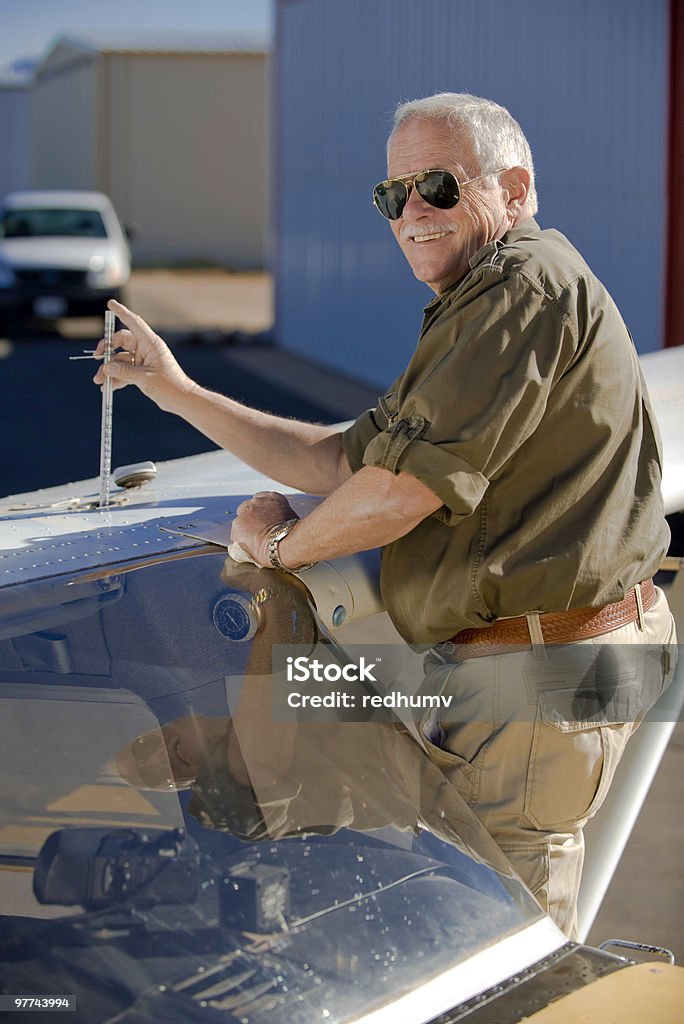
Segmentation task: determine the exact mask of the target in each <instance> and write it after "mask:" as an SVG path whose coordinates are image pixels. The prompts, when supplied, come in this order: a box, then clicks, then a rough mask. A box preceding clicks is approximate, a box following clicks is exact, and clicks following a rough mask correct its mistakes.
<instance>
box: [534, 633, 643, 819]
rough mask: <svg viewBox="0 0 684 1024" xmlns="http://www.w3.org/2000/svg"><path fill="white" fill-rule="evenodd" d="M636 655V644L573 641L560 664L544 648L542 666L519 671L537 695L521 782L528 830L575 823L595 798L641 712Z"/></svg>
mask: <svg viewBox="0 0 684 1024" xmlns="http://www.w3.org/2000/svg"><path fill="white" fill-rule="evenodd" d="M627 647H631V650H630V651H627V650H625V648H627ZM546 650H547V651H552V650H553V649H552V648H548V647H547V648H546ZM642 658H643V651H642V649H641V648H640V647H639V645H625V647H624V648H615V647H612V648H611V646H610V645H605V646H603V647H599V648H596V649H594V648H593V645H588V646H586V647H582V646H581V645H578V646H577V647H576V648H575V651H574V652H572V653H571V654H570V657H569V659H568V658H563V657H562V656H561V659H560V660H561V662H563V661H565V662H566V663H565V664H561V665H560V666H559V665H555V664H554V663H555V662H556V661H557V656H554V654H553V653H551V654H550V657H549V665H548V666H544V667H540V668H538V669H534V670H532V671H527V672H526V673H525V684H526V686H527V688H528V691H532V692H533V693H536V698H537V711H536V718H535V723H534V735H533V740H532V750H531V755H530V763H529V767H528V774H527V780H526V786H525V814H526V816H527V817H528V818H529V820H530V821H531V822H532V824H533V825H534V826H535V828H538V829H543V830H546V831H549V830H553V831H568V830H570V829H572V828H575V827H579V826H581V825H582V824H583V823H584V822H585V821H586V819H587V818H590V817H591V816H592V815H593V814H595V813H596V811H597V810H598V809H599V807H600V806H601V804H602V803H603V801H604V799H605V796H606V793H607V792H608V789H609V787H610V784H611V782H612V779H613V775H614V774H615V769H616V767H617V764H618V762H619V760H620V757H621V755H622V751H623V749H624V746H625V744H626V742H627V739H628V738H629V736H630V735H631V732H632V731H633V729H634V728H635V724H636V723H637V722H638V720H639V718H640V716H641V713H642V708H643V700H642V693H641V673H640V671H639V666H638V664H637V662H639V660H640V659H642ZM567 661H569V662H570V664H568V663H567Z"/></svg>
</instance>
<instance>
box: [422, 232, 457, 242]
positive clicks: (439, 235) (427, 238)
mask: <svg viewBox="0 0 684 1024" xmlns="http://www.w3.org/2000/svg"><path fill="white" fill-rule="evenodd" d="M448 234H450V232H449V231H435V232H433V233H432V234H430V235H414V236H413V241H414V242H431V241H432V240H433V239H434V238H446V236H447V235H448Z"/></svg>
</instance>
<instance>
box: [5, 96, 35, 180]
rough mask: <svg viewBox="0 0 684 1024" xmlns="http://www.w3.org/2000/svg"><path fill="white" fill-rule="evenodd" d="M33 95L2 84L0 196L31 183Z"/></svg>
mask: <svg viewBox="0 0 684 1024" xmlns="http://www.w3.org/2000/svg"><path fill="white" fill-rule="evenodd" d="M30 104H31V94H30V92H29V89H28V86H13V85H6V86H5V85H3V84H2V83H0V139H2V140H3V145H2V146H1V147H0V199H2V197H3V196H4V195H6V193H7V192H11V191H13V190H14V189H17V188H29V187H30V185H31V117H30V115H31V106H30Z"/></svg>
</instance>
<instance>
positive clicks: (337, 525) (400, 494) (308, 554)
mask: <svg viewBox="0 0 684 1024" xmlns="http://www.w3.org/2000/svg"><path fill="white" fill-rule="evenodd" d="M441 504H442V502H441V501H440V499H439V498H438V497H437V496H436V495H435V494H433V493H432V492H431V491H429V490H428V489H427V488H426V487H425V486H424V485H423V484H421V483H420V482H419V481H418V480H416V479H415V478H414V477H412V476H410V475H409V474H407V473H399V474H397V475H396V476H395V475H394V474H393V473H390V472H388V471H387V470H385V469H375V468H372V467H364V468H363V469H361V470H359V472H358V473H356V474H354V476H351V477H349V478H348V479H347V480H346V481H345V482H344V483H343V484H342V485H341V486H340V487H339V488H338V489H337V490H336V491H334V493H332V494H331V495H329V497H327V498H326V500H325V501H323V502H321V504H320V505H318V506H317V508H315V509H314V510H313V512H311V513H310V514H309V515H308V516H306V517H305V518H304V519H302V520H300V522H299V523H297V525H296V527H295V528H294V529H293V530H292V531H291V532H290V533H289V534H288V536H287V537H285V538H284V540H282V541H281V543H280V558H281V560H282V562H283V563H284V564H285V565H288V566H297V565H302V564H305V563H306V562H318V561H322V560H328V559H331V558H339V557H342V556H344V555H349V554H353V553H354V552H356V551H367V550H369V549H370V548H375V547H384V546H385V545H386V544H390V543H391V542H392V541H394V540H397V539H398V538H399V537H403V536H404V535H405V534H407V533H409V532H410V531H411V530H412V529H413V528H414V527H415V526H417V525H418V523H420V522H421V521H422V520H423V519H425V518H426V516H428V515H430V514H431V513H432V512H434V511H436V510H437V509H438V508H440V507H441Z"/></svg>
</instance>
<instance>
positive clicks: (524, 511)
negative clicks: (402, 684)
mask: <svg viewBox="0 0 684 1024" xmlns="http://www.w3.org/2000/svg"><path fill="white" fill-rule="evenodd" d="M470 267H471V269H470V271H469V273H468V274H466V276H465V277H464V278H462V279H461V281H459V282H458V283H457V284H456V285H454V286H453V287H451V288H450V289H449V290H448V291H446V292H445V293H444V294H442V295H440V296H438V297H437V298H435V299H433V301H432V302H430V304H429V305H428V306H427V307H426V309H425V316H424V320H423V327H422V330H421V334H420V338H419V342H418V346H417V348H416V350H415V352H414V354H413V357H412V358H411V361H410V362H409V364H408V366H407V368H406V370H405V371H404V373H403V374H402V375H401V376H400V377H399V379H398V380H397V381H396V382H395V383H394V384H393V386H392V387H391V388H390V390H389V391H388V392H387V393H386V394H385V395H384V396H383V397H382V398H380V399H379V404H378V406H377V408H375V409H373V410H369V411H368V412H366V413H364V414H362V415H361V416H360V417H359V418H358V420H357V421H356V422H355V423H354V424H353V425H352V426H351V427H350V428H349V429H348V430H347V431H346V432H345V433H344V435H343V444H344V450H345V453H346V455H347V458H348V460H349V463H350V465H351V467H352V469H353V470H354V471H356V470H358V469H360V468H361V466H362V465H367V466H379V467H382V468H384V469H388V470H390V471H391V472H392V473H399V472H405V473H410V474H411V475H412V476H414V477H416V478H417V479H418V480H420V481H421V482H422V483H424V484H425V485H426V486H427V487H429V488H430V490H431V491H433V492H434V493H435V494H436V495H437V496H438V497H439V498H441V500H442V502H443V505H442V507H441V508H440V509H439V510H438V511H437V512H435V513H434V514H433V515H431V516H428V517H427V519H424V520H423V521H422V522H421V523H420V524H419V525H418V526H417V527H415V529H413V530H411V532H410V533H408V534H407V535H406V536H405V537H401V538H400V539H399V540H397V541H394V542H393V543H392V544H389V545H388V546H387V547H386V548H385V549H384V550H383V558H382V573H381V588H382V594H383V598H384V601H385V604H386V607H387V610H388V611H389V613H390V615H391V617H392V619H393V621H394V623H395V625H396V627H397V629H398V630H399V632H400V633H401V634H402V636H403V637H404V638H405V639H406V640H407V641H408V642H409V643H412V644H415V645H423V644H427V645H430V644H433V643H436V642H438V641H442V640H446V639H448V638H449V637H451V636H453V635H454V634H455V633H457V632H458V631H459V630H461V629H464V628H465V627H468V626H486V625H487V624H489V623H491V622H492V621H493V620H494V619H496V618H498V617H500V616H509V615H520V614H523V613H525V612H528V611H561V610H565V609H567V608H583V607H589V606H599V605H603V604H605V603H607V602H609V601H616V600H620V599H621V598H622V597H623V596H624V594H625V592H626V591H627V590H629V589H630V588H631V587H632V586H634V584H635V583H637V582H639V581H641V580H644V579H647V578H649V577H650V576H652V575H653V573H654V572H655V571H656V569H657V568H658V565H659V562H660V560H661V557H662V555H663V554H664V552H665V551H666V549H667V544H668V538H669V531H668V527H667V524H666V522H665V519H664V515H663V506H662V500H661V495H660V476H661V456H660V441H659V437H658V433H657V427H656V424H655V421H654V417H653V413H652V411H651V407H650V404H649V399H648V396H647V394H646V391H645V385H644V381H643V377H642V375H641V370H640V367H639V363H638V359H637V355H636V352H635V350H634V345H633V343H632V340H631V337H630V335H629V332H628V330H627V328H626V327H625V324H624V323H623V321H622V318H621V316H620V314H619V312H618V310H617V308H616V306H615V304H614V302H613V300H612V299H611V297H610V295H609V294H608V292H607V291H606V289H605V288H604V287H603V285H602V284H601V283H600V281H598V280H597V279H596V277H595V276H594V275H593V274H592V272H591V271H590V269H589V267H588V266H587V265H586V263H585V262H584V260H583V259H582V257H581V256H580V255H579V253H578V252H577V251H576V250H575V249H574V248H573V246H572V245H571V244H570V243H569V242H568V240H567V239H566V238H565V237H564V236H563V235H561V234H560V233H559V232H558V231H552V230H544V231H542V230H540V228H539V226H538V225H537V223H536V222H535V221H534V220H526V221H524V222H522V223H521V224H518V225H517V226H516V227H515V228H513V229H512V230H510V231H509V232H508V233H507V234H505V235H504V236H503V238H502V239H501V240H499V241H495V242H490V243H488V244H487V245H485V246H483V247H482V248H481V249H480V250H479V252H477V253H476V255H475V256H474V257H473V258H472V259H471V261H470Z"/></svg>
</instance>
